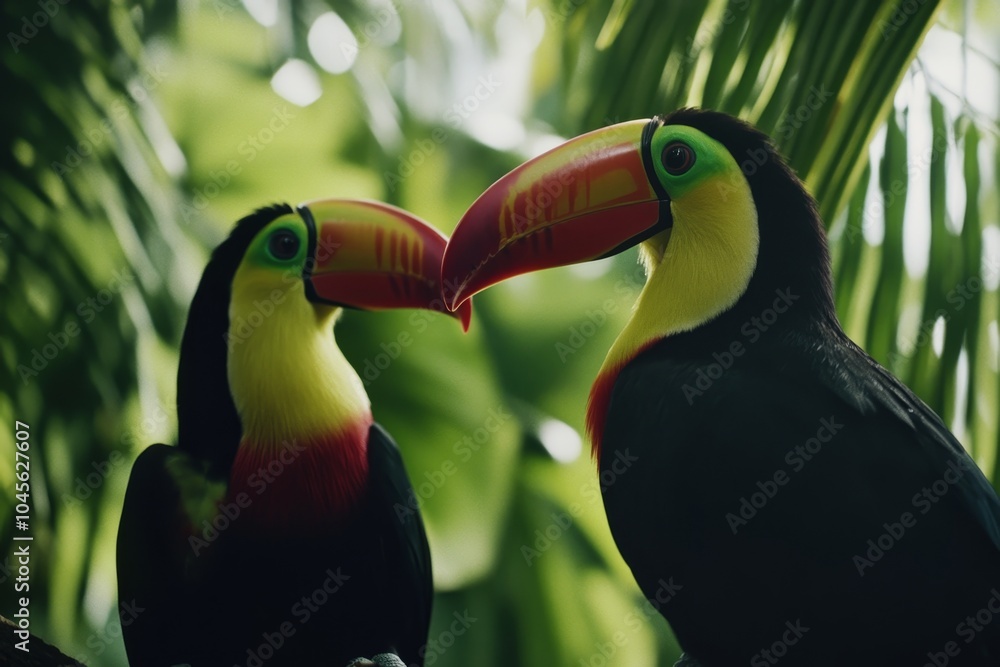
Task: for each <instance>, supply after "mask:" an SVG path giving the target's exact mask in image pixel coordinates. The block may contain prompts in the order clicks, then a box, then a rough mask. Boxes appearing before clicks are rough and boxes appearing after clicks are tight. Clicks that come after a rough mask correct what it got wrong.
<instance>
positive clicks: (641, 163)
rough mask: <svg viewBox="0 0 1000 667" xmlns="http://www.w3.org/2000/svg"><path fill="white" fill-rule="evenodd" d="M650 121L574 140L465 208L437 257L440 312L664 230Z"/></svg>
mask: <svg viewBox="0 0 1000 667" xmlns="http://www.w3.org/2000/svg"><path fill="white" fill-rule="evenodd" d="M660 124H661V123H660V120H659V119H653V120H649V121H646V120H636V121H630V122H627V123H620V124H618V125H611V126H609V127H605V128H602V129H600V130H596V131H594V132H590V133H589V134H584V135H582V136H579V137H577V138H575V139H571V140H570V141H568V142H566V143H565V144H562V145H561V146H558V147H556V148H554V149H552V150H550V151H549V152H547V153H545V154H543V155H540V156H539V157H537V158H535V159H533V160H530V161H528V162H526V163H524V164H522V165H521V166H520V167H518V168H517V169H515V170H514V171H512V172H510V173H509V174H507V175H506V176H504V177H503V178H501V179H500V180H499V181H497V182H496V183H494V184H493V185H492V186H490V188H489V189H488V190H487V191H486V192H484V193H483V194H482V195H481V196H480V197H479V199H477V200H476V201H475V203H474V204H473V205H472V207H471V208H469V210H468V211H466V213H465V215H464V216H463V217H462V220H461V221H460V222H459V223H458V227H456V228H455V232H454V233H453V234H452V237H451V241H450V242H449V243H448V248H447V250H446V251H445V254H444V262H443V264H442V278H443V280H442V282H443V285H444V290H445V292H444V295H445V300H446V301H447V302H448V305H449V307H452V308H455V307H459V306H460V305H461V304H463V303H464V302H465V301H466V300H467V299H469V298H470V297H471V296H472V295H473V294H475V293H476V292H479V291H480V290H483V289H485V288H487V287H489V286H490V285H493V284H495V283H498V282H500V281H501V280H504V279H505V278H510V277H512V276H516V275H520V274H522V273H528V272H529V271H536V270H538V269H544V268H548V267H553V266H563V265H566V264H576V263H578V262H584V261H588V260H592V259H599V258H601V257H607V256H609V255H614V254H616V253H618V252H621V251H622V250H625V249H626V248H629V247H631V246H633V245H635V244H637V243H639V242H640V241H642V240H644V239H647V238H649V237H650V236H652V235H653V234H655V233H657V232H658V231H660V230H663V229H666V228H668V227H669V226H670V224H671V218H670V204H669V198H668V197H667V194H666V192H664V191H663V189H662V187H660V186H659V180H658V179H657V178H656V174H655V173H654V171H653V164H652V155H651V154H650V153H651V148H650V146H651V141H652V135H653V132H654V131H655V130H656V128H657V127H659V126H660Z"/></svg>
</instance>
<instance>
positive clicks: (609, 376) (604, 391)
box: [587, 340, 656, 466]
mask: <svg viewBox="0 0 1000 667" xmlns="http://www.w3.org/2000/svg"><path fill="white" fill-rule="evenodd" d="M654 343H656V341H655V340H653V341H650V342H649V343H647V344H645V345H643V346H642V347H641V348H639V349H638V350H636V352H635V354H633V355H632V356H631V357H629V358H628V359H625V360H624V361H622V362H620V363H618V364H615V365H614V366H612V367H610V368H607V369H602V370H601V372H600V374H598V376H597V379H596V380H594V385H593V386H592V387H591V388H590V399H589V400H588V401H587V435H589V436H590V441H591V447H592V449H591V453H592V454H593V456H594V460H595V461H596V462H597V465H598V466H600V465H601V445H602V444H603V440H604V427H605V424H606V423H607V421H608V408H610V407H611V393H612V392H613V391H614V388H615V382H617V381H618V376H619V375H620V374H621V372H622V369H623V368H625V366H626V365H628V363H629V362H630V361H632V359H635V358H636V357H638V356H639V355H640V354H642V352H643V351H645V350H646V349H647V348H649V347H650V346H652V345H653V344H654Z"/></svg>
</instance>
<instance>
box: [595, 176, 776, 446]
mask: <svg viewBox="0 0 1000 667" xmlns="http://www.w3.org/2000/svg"><path fill="white" fill-rule="evenodd" d="M725 187H726V188H727V196H725V197H720V196H719V194H718V192H717V191H716V189H715V188H712V187H708V188H703V189H702V190H701V191H700V192H696V193H690V194H688V196H687V197H685V199H684V202H683V204H682V203H680V202H676V201H675V202H673V203H672V204H671V211H672V213H673V218H674V225H673V227H672V228H671V229H669V230H667V231H665V232H661V233H660V234H658V235H656V236H654V237H653V238H651V239H649V240H647V241H645V242H644V243H643V245H642V247H641V256H642V260H643V263H644V264H645V265H646V272H647V279H646V286H645V287H644V288H643V290H642V292H641V293H640V294H639V298H638V300H637V301H636V304H635V308H634V309H633V311H632V315H631V317H630V318H629V321H628V323H627V324H626V325H625V328H624V329H623V330H622V332H621V334H620V335H619V336H618V338H617V339H616V340H615V342H614V344H613V345H612V346H611V349H610V350H609V352H608V355H607V357H606V358H605V360H604V364H603V366H602V367H601V370H600V373H599V374H598V377H597V381H596V382H595V383H594V387H593V389H592V390H591V394H590V402H589V405H588V409H587V430H588V432H589V433H590V436H591V440H592V442H593V445H594V453H595V455H596V456H597V457H598V458H599V457H600V443H601V436H602V435H603V432H604V420H605V419H606V417H607V409H608V404H609V402H610V400H611V390H612V389H613V387H614V382H615V380H616V379H617V377H618V373H619V372H620V371H621V369H622V368H623V367H624V366H625V364H627V363H628V362H629V361H631V360H632V359H634V358H635V357H636V355H638V354H639V353H640V352H641V351H642V350H644V349H646V348H647V347H649V346H650V345H652V344H653V343H655V342H656V341H658V340H661V339H663V338H666V337H668V336H671V335H674V334H677V333H681V332H685V331H691V330H693V329H696V328H698V327H700V326H703V325H705V324H706V323H708V322H710V321H711V320H713V319H714V318H715V317H717V316H718V315H719V314H720V313H723V312H724V311H726V310H727V309H729V308H731V307H732V306H733V304H734V303H736V302H737V301H738V300H739V299H740V297H741V296H742V295H743V294H744V293H745V292H746V290H747V286H748V284H749V283H750V280H751V278H752V276H753V273H754V267H755V266H756V264H757V254H758V250H759V247H760V232H759V228H758V225H757V209H756V207H755V206H754V200H753V196H752V195H751V192H750V187H749V185H748V184H747V183H746V181H745V179H742V178H739V179H732V180H731V181H727V183H726V186H725ZM693 211H697V217H695V215H693V214H692V212H693Z"/></svg>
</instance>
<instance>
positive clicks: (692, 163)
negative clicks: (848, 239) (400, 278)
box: [442, 109, 839, 459]
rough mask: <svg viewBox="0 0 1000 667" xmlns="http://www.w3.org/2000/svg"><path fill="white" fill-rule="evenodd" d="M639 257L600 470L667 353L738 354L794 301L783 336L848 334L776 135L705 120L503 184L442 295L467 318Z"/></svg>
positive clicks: (614, 350) (482, 204)
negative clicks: (632, 379) (467, 309)
mask: <svg viewBox="0 0 1000 667" xmlns="http://www.w3.org/2000/svg"><path fill="white" fill-rule="evenodd" d="M640 243H641V252H640V254H641V257H642V260H643V263H644V264H645V266H646V273H647V281H646V285H645V287H644V288H643V290H642V292H641V294H640V295H639V298H638V300H637V302H636V305H635V309H634V310H633V312H632V315H631V317H630V319H629V321H628V323H627V324H626V326H625V329H624V330H623V331H622V332H621V334H620V335H619V336H618V338H617V339H616V340H615V342H614V345H613V346H612V347H611V349H610V350H609V351H608V354H607V357H606V358H605V360H604V365H603V367H602V368H601V371H600V373H599V374H598V377H597V381H596V382H595V383H594V386H593V388H592V389H591V393H590V402H589V405H588V409H587V428H588V431H589V432H590V434H591V437H592V438H593V444H594V451H595V455H596V456H597V458H598V459H599V458H600V446H601V438H602V435H603V431H604V419H605V418H606V415H607V408H608V405H609V402H610V400H611V395H612V390H613V388H614V384H615V381H616V378H617V376H618V373H619V371H620V370H621V369H622V368H624V366H625V365H626V364H627V363H629V362H630V361H631V360H632V359H635V358H636V357H637V356H638V355H639V354H640V353H641V352H642V351H643V350H645V349H647V348H649V347H650V346H652V345H654V344H656V343H657V342H659V341H667V340H669V344H670V345H672V346H674V349H684V350H685V351H686V352H692V351H693V352H697V351H699V350H700V351H701V352H702V353H710V352H712V351H719V350H726V349H728V347H729V346H730V345H731V344H732V342H733V341H737V340H740V336H741V335H742V331H743V327H744V326H746V325H751V324H752V323H753V322H754V320H753V318H754V317H759V316H760V315H761V314H762V313H765V312H766V310H767V309H768V308H770V307H771V306H772V304H774V303H775V300H776V299H780V298H782V295H785V300H786V301H788V302H790V303H792V304H793V307H788V308H786V307H785V301H782V302H781V303H780V304H779V306H780V307H781V308H782V309H783V314H782V317H781V320H780V326H781V327H797V326H806V327H812V326H819V327H824V328H829V327H834V328H839V325H838V324H837V323H836V314H835V312H834V308H833V299H832V294H831V283H830V270H829V255H828V252H827V248H826V237H825V234H824V231H823V226H822V223H821V221H820V219H819V216H818V215H817V212H816V204H815V202H814V200H813V199H812V197H811V196H810V195H809V194H808V193H807V192H806V190H805V188H804V187H803V186H802V183H801V182H800V181H799V179H798V178H797V177H796V176H795V174H794V173H793V172H792V171H791V170H790V169H789V168H788V167H787V166H786V165H785V163H784V161H783V160H782V159H781V157H780V156H779V155H778V154H777V153H776V152H775V150H774V148H773V146H772V145H771V142H770V140H769V139H768V138H767V136H766V135H764V134H762V133H760V132H758V131H757V130H755V129H754V128H752V127H751V126H750V125H748V124H746V123H744V122H742V121H740V120H738V119H736V118H733V117H731V116H728V115H726V114H723V113H718V112H714V111H704V110H697V109H681V110H680V111H676V112H674V113H672V114H670V115H668V116H666V117H659V116H657V117H654V118H652V119H650V120H637V121H631V122H627V123H620V124H617V125H612V126H610V127H606V128H603V129H600V130H596V131H594V132H591V133H589V134H585V135H583V136H580V137H577V138H575V139H571V140H570V141H568V142H566V143H565V144H563V145H561V146H558V147H556V148H554V149H553V150H551V151H549V152H548V153H545V154H543V155H541V156H539V157H537V158H535V159H533V160H530V161H529V162H527V163H525V164H523V165H521V166H520V167H518V168H516V169H515V170H514V171H512V172H510V173H509V174H507V175H506V176H504V177H503V178H501V179H500V180H499V181H497V182H496V183H494V184H493V185H492V186H491V187H490V188H489V189H488V190H487V191H486V192H485V193H483V195H482V196H480V197H479V199H477V200H476V202H475V203H474V204H473V205H472V206H471V207H470V208H469V210H468V211H467V212H466V213H465V215H464V216H463V218H462V220H461V221H460V222H459V224H458V226H457V227H456V228H455V231H454V233H453V234H452V237H451V241H449V244H448V248H447V250H446V251H445V256H444V261H443V263H442V285H443V287H444V289H445V295H446V297H447V300H448V303H449V306H451V307H458V306H460V305H461V304H462V303H463V302H465V300H466V299H468V298H469V297H471V296H472V295H473V294H475V293H476V292H478V291H480V290H482V289H485V288H486V287H489V286H490V285H493V284H495V283H497V282H500V281H501V280H503V279H505V278H509V277H511V276H516V275H519V274H522V273H527V272H529V271H534V270H537V269H543V268H547V267H553V266H562V265H565V264H573V263H576V262H585V261H588V260H593V259H598V258H601V257H607V256H610V255H614V254H617V253H619V252H621V251H622V250H625V249H626V248H630V247H632V246H634V245H638V244H640ZM770 340H771V341H775V342H777V343H778V344H780V341H781V340H782V337H781V336H780V335H772V336H771V337H770ZM689 356H690V355H689Z"/></svg>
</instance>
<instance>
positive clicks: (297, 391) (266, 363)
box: [228, 285, 371, 447]
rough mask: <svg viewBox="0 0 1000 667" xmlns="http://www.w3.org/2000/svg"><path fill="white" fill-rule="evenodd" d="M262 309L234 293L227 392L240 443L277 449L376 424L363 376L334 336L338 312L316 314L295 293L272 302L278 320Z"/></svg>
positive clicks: (317, 312) (295, 288) (330, 310)
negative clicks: (288, 443)
mask: <svg viewBox="0 0 1000 667" xmlns="http://www.w3.org/2000/svg"><path fill="white" fill-rule="evenodd" d="M300 290H301V286H300V285H296V286H295V287H294V288H293V290H292V291H300ZM248 303H249V307H248V306H247V304H248ZM255 303H256V304H257V305H255ZM260 303H261V302H260V301H259V300H253V299H249V300H248V299H241V298H239V295H238V294H234V295H233V301H232V305H231V307H230V327H229V338H228V345H229V363H228V372H229V386H230V391H231V392H232V395H233V401H234V403H235V404H236V410H237V412H238V413H239V416H240V422H241V424H242V426H243V437H242V440H243V441H244V442H247V443H252V444H253V445H254V446H260V447H268V446H278V445H280V444H281V443H283V442H285V441H289V440H294V439H298V440H311V439H316V438H324V437H328V436H335V435H337V434H339V433H341V432H343V431H348V430H352V429H353V427H354V426H356V425H357V424H358V423H362V422H364V423H370V421H371V407H370V403H369V400H368V395H367V394H366V393H365V390H364V385H363V384H362V382H361V378H359V377H358V374H357V373H356V372H355V371H354V369H353V368H352V367H351V365H350V364H349V363H348V362H347V359H346V358H345V357H344V355H343V353H342V352H341V351H340V348H339V347H337V343H336V341H335V339H334V337H333V322H334V319H335V311H334V310H333V309H330V308H325V307H323V308H322V309H320V310H317V309H316V308H315V307H314V306H313V305H312V304H311V303H309V302H308V301H307V300H306V299H305V297H304V295H300V294H297V293H291V294H287V295H286V297H285V298H284V299H283V300H282V302H281V303H278V304H272V305H271V306H270V307H271V308H273V309H274V311H275V312H274V314H273V316H272V315H267V314H264V313H261V312H260V310H261V309H260V307H259V304H260ZM278 311H280V312H278Z"/></svg>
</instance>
